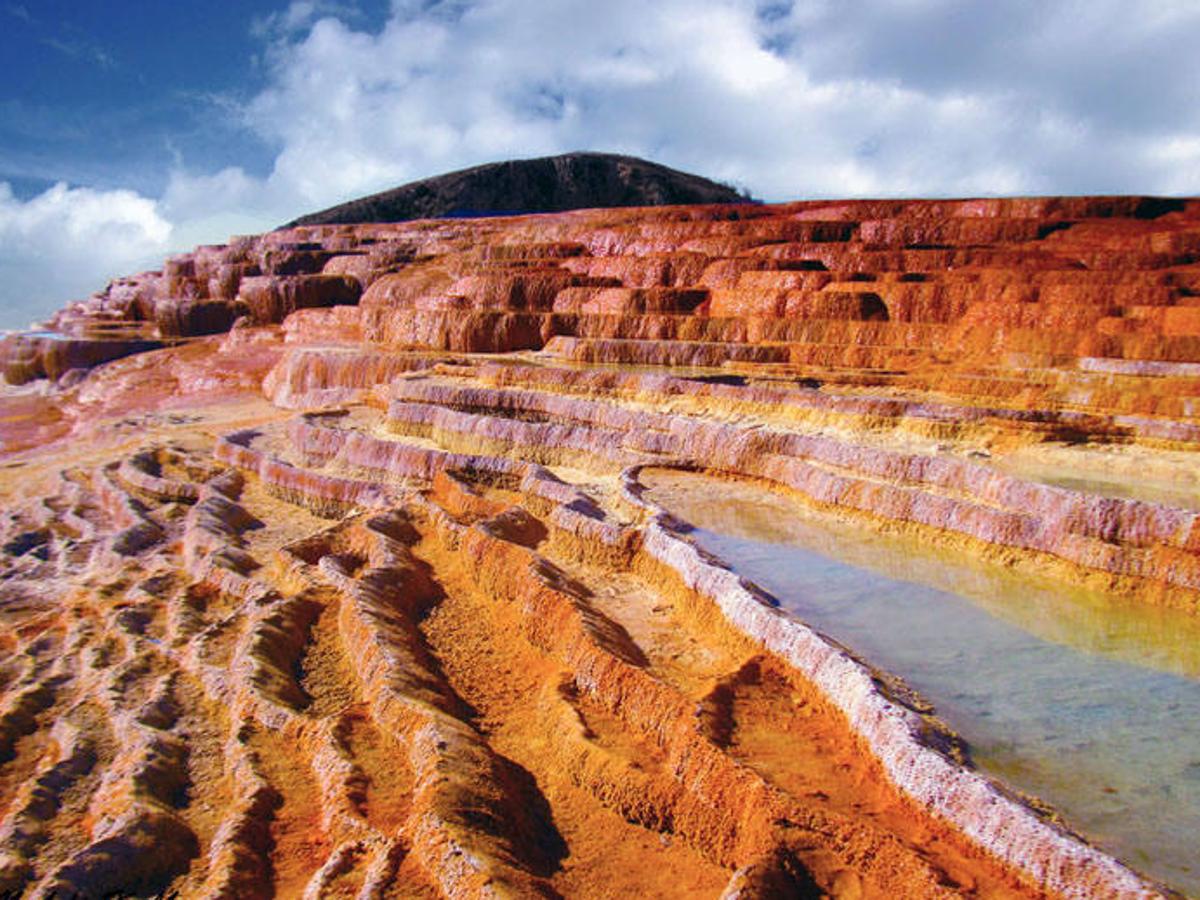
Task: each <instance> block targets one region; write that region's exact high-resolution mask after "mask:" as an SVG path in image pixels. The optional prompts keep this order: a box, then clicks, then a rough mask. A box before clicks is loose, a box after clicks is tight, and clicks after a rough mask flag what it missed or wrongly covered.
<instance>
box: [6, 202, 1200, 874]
mask: <svg viewBox="0 0 1200 900" xmlns="http://www.w3.org/2000/svg"><path fill="white" fill-rule="evenodd" d="M1194 294H1200V206H1198V205H1197V204H1196V203H1195V202H1193V201H1187V202H1184V201H1161V200H1147V199H1139V198H1041V199H1036V198H1035V199H1015V200H967V201H911V202H905V201H848V202H836V203H835V202H829V203H799V204H790V205H786V206H775V207H755V206H746V207H689V208H657V209H643V210H634V209H621V210H592V211H585V212H573V213H564V214H555V215H542V216H530V217H514V218H500V219H486V220H449V221H426V222H410V223H403V224H395V225H356V226H319V227H317V226H314V227H307V228H295V229H290V230H286V231H279V232H274V233H272V234H268V235H263V236H259V237H253V238H238V239H234V240H233V241H231V243H230V244H228V245H226V246H221V247H202V248H198V249H197V250H196V251H195V252H193V253H191V254H187V255H184V256H180V257H176V258H174V259H172V260H169V261H168V263H167V264H166V265H165V266H164V268H163V270H162V271H161V272H156V273H145V274H143V275H138V276H132V277H130V278H126V279H121V280H119V281H117V282H114V283H113V284H112V285H110V286H109V288H108V289H107V290H106V291H105V292H103V293H102V294H100V295H97V296H96V297H94V298H92V299H91V300H89V301H86V302H84V303H82V304H78V305H76V306H74V307H71V308H69V309H68V310H65V311H63V312H62V313H61V314H60V315H59V316H58V317H57V319H56V324H57V326H58V327H60V328H62V329H66V330H71V331H73V333H76V334H80V335H84V337H81V338H80V339H79V340H80V343H79V346H78V349H71V347H69V346H68V342H54V341H52V340H49V339H37V340H34V341H30V340H23V341H22V340H16V339H13V340H11V341H10V342H9V343H7V344H6V345H5V348H4V349H3V351H2V352H3V354H4V360H5V367H6V369H5V371H6V376H7V378H8V380H9V381H12V382H28V383H26V384H25V385H24V386H23V387H21V388H19V389H18V388H9V389H7V391H6V393H5V394H4V396H2V397H0V436H2V437H3V446H2V447H0V450H2V452H3V454H4V458H3V460H2V461H0V465H2V466H3V467H4V468H0V496H2V497H3V503H4V506H5V509H6V518H5V519H4V520H3V522H2V523H0V529H2V531H3V533H2V534H0V537H2V538H3V544H4V555H3V558H2V565H3V570H2V575H3V577H2V578H0V599H3V600H4V603H3V604H0V616H2V617H3V623H4V629H3V631H0V647H2V648H3V651H4V653H5V655H4V656H3V658H2V660H0V674H2V676H3V679H2V681H0V685H2V686H3V692H4V693H3V698H2V699H3V702H2V705H0V834H3V835H5V839H4V842H3V843H4V854H3V855H0V885H2V887H0V892H2V891H8V890H11V891H15V892H18V893H20V892H24V891H28V892H30V893H36V892H41V893H43V894H53V893H54V892H55V891H57V892H59V893H71V892H73V891H84V892H87V891H93V892H104V891H118V892H120V891H124V892H142V893H147V892H154V891H160V890H168V891H178V892H180V893H182V894H184V895H193V894H203V895H205V896H267V895H270V894H272V893H274V894H276V895H279V896H295V895H301V894H304V893H305V892H307V893H308V894H309V895H312V896H334V895H338V896H340V895H342V894H356V895H361V896H376V895H378V896H400V895H403V896H424V895H437V894H442V895H447V896H477V895H478V896H482V895H485V894H486V895H495V894H503V893H509V894H515V895H518V896H531V895H532V896H554V895H564V896H599V895H605V894H615V895H623V896H624V895H628V896H635V895H657V896H696V895H704V894H710V895H714V896H716V895H723V896H730V897H734V896H780V895H785V894H789V893H796V894H799V895H810V894H811V895H820V894H825V895H828V896H837V897H854V896H878V897H922V898H923V897H936V896H954V895H967V896H986V897H999V896H1014V895H1015V896H1030V897H1042V896H1062V897H1093V896H1122V897H1124V896H1152V895H1154V894H1155V888H1153V887H1152V886H1151V885H1149V884H1148V883H1146V882H1144V881H1142V880H1141V879H1140V878H1139V877H1138V876H1136V875H1135V874H1133V873H1132V872H1131V871H1130V870H1128V869H1126V868H1125V867H1124V866H1122V865H1121V864H1119V863H1117V862H1115V861H1113V860H1110V859H1107V858H1106V857H1104V856H1103V855H1102V854H1100V853H1099V852H1097V851H1095V850H1093V849H1091V848H1090V847H1088V846H1086V845H1085V844H1083V843H1081V842H1080V841H1078V840H1077V839H1076V838H1075V837H1073V836H1072V835H1071V834H1069V833H1068V832H1066V831H1064V830H1062V829H1061V828H1060V827H1059V826H1058V825H1057V824H1055V823H1054V822H1053V821H1048V820H1047V819H1045V818H1044V817H1042V816H1040V815H1038V814H1036V813H1035V812H1033V811H1032V810H1031V809H1030V808H1028V807H1027V806H1025V805H1022V804H1021V803H1018V802H1017V801H1015V800H1013V799H1011V798H1010V797H1009V796H1008V795H1007V794H1005V793H1003V792H1001V791H998V790H997V789H996V788H995V786H994V785H992V784H991V783H990V782H988V781H986V780H985V779H983V778H981V777H980V776H978V775H977V774H975V773H974V772H972V771H971V770H970V769H969V768H967V767H965V766H964V765H963V764H962V763H961V760H960V759H959V758H958V756H957V751H956V747H957V746H958V745H957V744H956V741H955V739H954V738H953V736H952V735H950V734H948V733H947V732H946V730H945V729H944V727H943V726H941V725H940V724H939V723H938V722H937V721H936V720H934V719H932V718H931V717H930V715H929V713H928V710H926V709H924V707H922V706H921V704H920V703H916V702H913V700H912V698H906V697H896V696H893V693H894V692H890V691H888V690H886V689H884V688H881V687H880V680H879V679H877V678H876V677H875V673H872V672H871V671H869V670H868V669H867V668H865V667H864V666H863V665H862V664H861V663H860V662H858V661H856V660H854V659H852V658H850V657H849V656H847V655H846V654H845V653H844V652H843V651H842V650H841V649H840V648H838V647H836V646H833V645H832V644H830V643H829V642H827V641H826V640H825V639H823V638H822V637H820V636H819V635H817V634H815V633H814V632H811V631H809V630H808V629H807V628H805V627H804V626H803V625H801V624H799V623H798V622H795V621H793V620H791V619H788V618H787V617H785V616H783V615H781V614H780V613H778V612H777V611H776V610H775V609H773V608H772V607H770V606H768V605H766V604H765V603H764V602H763V598H762V595H761V593H760V592H758V591H757V590H756V589H754V588H753V586H751V585H748V584H747V583H745V582H743V581H742V580H740V579H738V578H737V577H735V576H734V575H733V574H732V573H730V572H729V571H727V570H725V569H724V568H722V567H721V566H720V565H718V564H716V563H714V562H713V561H711V560H709V559H707V558H706V557H705V556H704V555H703V554H701V553H699V552H698V551H697V550H696V549H695V547H693V546H692V545H691V544H690V543H689V541H688V539H687V537H686V534H685V530H684V529H682V528H681V527H679V523H676V522H674V521H673V520H672V519H671V518H670V517H669V516H668V515H666V514H665V513H663V512H662V511H661V510H658V509H657V508H654V507H652V506H651V505H650V504H648V503H647V502H646V501H644V500H643V499H642V496H641V492H640V488H639V484H638V480H637V472H638V469H639V467H641V466H644V465H657V466H661V465H678V466H688V467H699V468H705V469H709V470H713V471H717V472H724V473H728V474H730V475H738V476H749V477H753V478H756V479H760V480H763V481H765V482H768V483H770V484H772V485H774V486H775V487H777V488H778V489H779V490H782V491H786V492H787V493H788V494H789V496H792V497H794V498H795V500H796V502H797V503H806V504H812V505H817V506H820V507H822V508H824V509H826V510H828V511H830V512H831V513H833V514H835V515H837V516H840V517H844V518H846V519H848V520H851V521H854V522H856V523H859V524H860V525H861V526H862V527H864V528H884V529H888V530H890V531H893V532H898V533H902V534H905V535H908V536H910V537H911V538H912V539H913V540H920V541H925V542H934V543H938V544H941V545H944V546H947V547H950V548H954V549H955V550H956V551H958V552H965V553H973V554H977V555H980V556H989V557H996V558H999V559H1003V560H1004V561H1005V562H1006V563H1007V564H1009V565H1013V566H1023V567H1031V568H1037V569H1039V570H1041V571H1043V572H1046V573H1049V574H1050V575H1051V576H1054V577H1062V578H1069V579H1073V580H1086V581H1091V582H1095V583H1097V584H1101V585H1103V586H1104V587H1105V588H1106V589H1108V590H1110V591H1113V592H1116V593H1119V594H1123V595H1126V596H1128V597H1129V598H1131V599H1133V598H1136V599H1137V600H1139V601H1142V602H1159V603H1169V604H1173V605H1176V606H1179V607H1182V608H1185V609H1190V610H1193V611H1195V610H1196V609H1197V605H1196V601H1197V598H1198V597H1200V524H1198V522H1197V519H1198V518H1200V512H1197V510H1198V509H1200V504H1197V503H1195V502H1192V501H1194V500H1195V498H1196V496H1197V495H1200V475H1198V474H1197V472H1198V471H1200V469H1197V467H1196V465H1195V459H1196V457H1195V453H1196V450H1197V447H1198V444H1200V300H1198V299H1197V297H1196V296H1193V295H1194ZM239 320H240V321H239ZM235 321H236V322H237V324H236V325H233V323H234V322H235ZM231 325H233V327H232V328H231V329H230V326H231ZM226 330H228V333H227V334H222V335H215V336H208V337H205V336H204V335H205V334H206V333H208V332H213V331H218V332H224V331H226ZM130 331H135V332H137V333H139V334H141V335H142V336H143V338H146V339H159V340H164V339H174V338H185V339H186V340H184V341H183V342H182V343H180V344H178V345H176V346H170V347H166V348H164V349H159V350H155V351H153V352H146V353H137V354H135V355H130V356H125V357H124V358H121V359H115V360H113V361H108V362H104V360H105V359H111V357H106V356H105V353H106V352H107V351H106V350H105V349H104V347H105V346H106V345H107V344H111V343H112V335H113V334H115V333H120V334H123V335H125V336H126V337H128V333H129V332H130ZM89 342H90V343H89ZM60 345H61V346H60ZM110 349H111V348H110ZM64 354H65V355H64ZM72 354H74V355H72ZM493 354H507V355H503V356H496V355H493ZM112 355H113V356H116V355H119V354H116V353H113V354H112ZM64 360H66V362H64ZM68 363H69V365H68ZM89 366H90V367H92V368H91V369H90V371H82V370H83V369H86V368H87V367H89ZM68 370H71V371H72V372H73V374H69V377H64V373H67V371H68ZM40 375H48V376H51V377H52V378H56V379H57V380H58V383H57V384H56V385H51V384H49V383H48V382H46V381H38V380H37V376H40ZM43 444H44V445H45V446H40V445H43ZM1033 463H1038V464H1039V465H1042V466H1043V467H1045V466H1050V465H1051V463H1053V465H1054V466H1057V467H1059V468H1061V469H1064V470H1066V471H1067V472H1069V474H1071V475H1072V476H1074V477H1076V479H1077V480H1078V479H1083V480H1084V481H1086V480H1087V479H1088V478H1089V477H1090V478H1092V481H1093V483H1095V484H1105V483H1107V484H1111V485H1117V486H1123V487H1124V488H1125V490H1124V491H1111V492H1105V491H1104V490H1100V489H1093V488H1089V487H1088V486H1087V484H1072V483H1067V482H1063V481H1062V480H1060V481H1059V482H1055V481H1054V480H1053V479H1046V478H1041V479H1040V480H1039V479H1036V478H1034V477H1032V473H1033V471H1034V468H1036V467H1035V466H1033ZM1130 485H1133V487H1132V488H1130ZM1164 485H1166V486H1169V487H1170V488H1171V490H1167V488H1166V487H1163V486H1164ZM1156 486H1157V488H1162V489H1161V490H1155V489H1153V488H1156ZM1172 492H1173V493H1172ZM1122 493H1124V494H1127V496H1121V495H1120V494H1122ZM1176 497H1183V498H1184V499H1182V500H1180V501H1179V502H1175V500H1174V499H1172V498H1176ZM1188 498H1190V500H1188ZM1185 501H1186V502H1185ZM780 748H786V751H787V752H781V749H780ZM151 845H153V846H154V852H146V848H147V847H149V846H151ZM130 860H136V863H132V862H130Z"/></svg>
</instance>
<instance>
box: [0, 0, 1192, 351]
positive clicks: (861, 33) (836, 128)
mask: <svg viewBox="0 0 1200 900" xmlns="http://www.w3.org/2000/svg"><path fill="white" fill-rule="evenodd" d="M1198 38H1200V4H1198V3H1195V2H1193V0H1141V2H1139V3H1136V4H1133V3H1128V2H1125V0H1120V2H1118V0H1086V2H1085V0H1037V2H1034V0H1004V2H999V0H998V2H994V3H984V2H975V0H794V2H787V0H657V2H655V3H652V4H647V3H644V2H642V0H609V2H606V3H604V4H595V3H594V2H591V0H586V2H585V0H392V2H390V3H388V2H385V0H298V2H286V0H284V2H268V0H250V2H243V3H239V4H223V3H212V2H207V3H200V2H196V0H176V2H172V3H163V2H161V0H159V2H149V0H125V2H113V3H104V4H102V3H97V2H94V0H89V2H84V0H77V2H65V0H48V2H32V0H25V2H10V0H0V54H2V57H0V58H3V59H4V60H5V65H4V67H3V75H0V328H4V327H20V326H23V325H25V324H27V323H28V322H29V321H31V320H32V319H34V318H37V317H40V316H44V315H47V314H49V313H50V312H52V311H53V310H54V309H55V308H57V307H58V306H60V305H61V304H62V303H63V302H64V301H67V300H70V299H73V298H78V297H83V296H86V295H87V294H88V293H90V292H91V291H93V290H96V289H99V288H102V287H103V286H104V284H105V282H106V281H107V280H108V278H110V277H112V276H115V275H119V274H123V273H126V272H130V271H136V270H139V269H144V268H148V267H156V266H157V264H158V262H159V261H161V259H162V258H163V257H164V256H165V255H166V254H167V253H169V252H173V251H177V250H181V249H188V248H190V247H191V246H193V245H195V244H197V243H202V242H216V241H222V240H224V239H225V238H226V237H228V236H229V235H230V234H232V233H243V232H251V231H260V230H264V229H268V228H271V227H273V226H274V225H276V224H278V223H280V222H282V221H286V220H287V219H289V218H291V217H294V216H295V215H298V214H300V213H303V212H306V211H310V210H313V209H317V208H320V207H323V206H327V205H330V204H332V203H335V202H338V201H340V200H344V199H348V198H350V197H353V196H358V195H361V194H363V193H368V192H371V191H375V190H380V189H383V188H386V187H390V186H393V185H396V184H400V183H403V182H404V181H408V180H411V179H414V178H420V177H425V176H427V175H432V174H436V173H438V172H443V171H448V170H451V169H455V168H461V167H463V166H467V165H473V164H477V163H481V162H487V161H491V160H496V159H505V158H512V157H521V156H537V155H543V154H548V153H556V152H564V151H567V150H576V149H596V150H611V151H617V152H628V153H634V154H637V155H641V156H645V157H648V158H651V159H655V160H658V161H660V162H664V163H666V164H668V165H673V166H676V167H679V168H683V169H687V170H690V171H695V172H698V173H701V174H705V175H709V176H711V177H716V178H720V179H723V180H728V181H733V182H735V183H737V184H739V185H742V186H744V187H746V188H748V189H750V190H751V191H753V192H754V193H755V194H756V195H758V196H761V197H764V198H765V199H768V200H785V199H793V198H801V197H831V196H867V195H875V196H920V195H924V196H947V195H994V194H1037V193H1043V194H1045V193H1050V194H1053V193H1165V194H1195V193H1197V192H1200V102H1198V100H1200V97H1198V96H1197V91H1198V90H1200V54H1196V53H1195V49H1194V48H1195V47H1196V46H1197V45H1198V43H1200V42H1198V40H1197V39H1198Z"/></svg>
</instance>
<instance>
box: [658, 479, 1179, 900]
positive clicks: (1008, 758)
mask: <svg viewBox="0 0 1200 900" xmlns="http://www.w3.org/2000/svg"><path fill="white" fill-rule="evenodd" d="M639 478H640V480H641V481H642V483H643V484H645V485H647V486H648V487H649V494H648V496H649V498H650V499H652V500H653V501H654V502H656V503H658V504H659V505H661V506H663V507H665V508H666V509H668V510H669V511H670V512H671V513H672V514H674V515H676V516H678V517H679V518H681V519H683V520H685V521H687V522H688V523H690V524H691V525H692V526H694V528H695V530H694V531H693V532H692V533H691V537H692V538H693V540H694V541H695V542H696V543H697V544H698V545H700V546H701V547H702V548H704V549H705V550H708V551H710V552H712V553H714V554H715V555H717V556H718V557H720V558H721V559H722V560H723V561H724V562H726V563H727V564H729V565H730V566H731V567H732V568H733V569H734V570H735V571H737V572H738V573H740V574H742V575H743V576H745V577H747V578H749V579H751V580H752V581H754V582H755V583H756V584H758V585H759V586H761V587H763V588H764V589H766V590H768V591H769V592H771V593H772V594H773V595H774V596H775V597H777V598H778V599H779V601H780V604H781V606H782V607H783V608H784V609H786V610H787V611H788V612H789V613H792V614H793V615H795V616H797V617H798V618H800V619H802V620H803V621H805V622H806V623H807V624H809V625H810V626H812V627H814V628H816V629H817V630H818V631H820V632H822V633H824V634H826V635H828V636H830V637H831V638H833V639H834V640H836V641H838V642H840V643H842V644H845V645H846V646H848V647H849V648H850V649H851V650H852V651H853V652H854V653H856V654H857V655H860V656H861V657H862V658H864V659H866V660H869V661H870V663H871V664H873V665H875V666H878V667H879V668H880V669H882V670H884V671H886V672H888V673H891V674H894V675H898V676H900V677H901V678H902V679H903V680H904V681H905V682H906V683H907V684H908V685H910V686H911V687H912V688H914V689H915V690H916V691H918V692H919V694H920V695H921V696H922V697H923V698H925V699H926V700H928V701H929V702H930V703H932V704H933V706H934V707H935V709H936V712H937V714H938V715H939V716H940V717H941V718H942V719H944V720H945V721H946V722H947V723H948V725H949V726H950V727H951V728H952V729H954V730H955V731H956V732H957V733H959V734H960V735H961V736H962V737H963V738H964V739H965V740H966V741H967V744H968V746H969V748H970V754H971V757H972V759H973V761H974V763H975V764H976V765H977V766H978V767H979V768H980V769H981V770H982V771H984V772H985V773H987V774H989V775H992V776H994V777H996V778H998V779H1000V780H1001V781H1002V782H1003V783H1004V784H1006V785H1008V786H1010V787H1011V788H1014V789H1016V790H1018V791H1022V792H1027V793H1029V794H1032V795H1034V796H1036V797H1038V798H1041V799H1042V800H1044V801H1046V802H1048V803H1050V804H1051V805H1052V806H1053V807H1054V808H1055V809H1056V810H1058V811H1060V812H1061V813H1062V814H1063V815H1064V816H1065V818H1066V821H1067V822H1068V823H1069V824H1070V825H1071V826H1072V827H1075V828H1078V829H1080V830H1081V831H1082V832H1083V834H1084V835H1085V836H1086V837H1087V838H1088V839H1090V840H1092V841H1093V842H1095V843H1096V844H1097V845H1099V846H1101V847H1102V848H1104V849H1106V850H1108V851H1110V852H1112V853H1114V854H1115V855H1117V856H1118V857H1119V858H1121V859H1123V860H1124V861H1126V862H1127V863H1128V864H1130V865H1132V866H1133V867H1135V868H1139V869H1141V870H1143V871H1145V872H1147V873H1148V874H1150V875H1151V876H1152V877H1155V878H1158V879H1161V880H1162V881H1164V882H1166V883H1169V884H1171V885H1173V886H1175V887H1177V888H1179V889H1181V890H1184V891H1187V892H1189V893H1191V894H1196V893H1200V866H1197V865H1196V860H1197V853H1198V846H1197V839H1196V835H1197V834H1200V751H1198V750H1197V746H1198V744H1197V741H1196V738H1197V725H1196V723H1197V722H1198V721H1200V622H1198V621H1197V620H1196V619H1195V617H1193V616H1189V615H1187V614H1185V613H1180V612H1177V611H1173V610H1168V609H1156V610H1154V611H1153V613H1149V611H1148V610H1147V609H1145V608H1143V607H1140V606H1137V607H1136V608H1130V604H1129V603H1128V602H1122V601H1118V600H1115V599H1112V598H1107V597H1105V596H1103V595H1101V594H1098V593H1096V592H1087V591H1083V590H1078V589H1073V588H1072V587H1071V586H1070V585H1067V584H1063V583H1061V582H1060V583H1055V582H1054V581H1052V580H1050V579H1038V578H1036V577H1033V576H1029V575H1018V574H1014V573H1013V572H1011V571H1007V570H1005V569H1003V568H1002V567H999V566H990V567H987V566H983V565H981V564H980V563H979V562H977V561H969V560H967V559H965V558H963V557H962V556H958V555H955V554H951V553H948V552H945V551H942V552H934V551H931V550H930V549H928V548H922V547H920V546H918V545H916V544H915V543H914V542H912V541H906V540H902V539H900V538H894V537H888V536H886V535H877V534H873V533H870V532H867V531H865V530H861V529H860V530H851V529H850V528H848V527H847V526H846V525H845V524H844V523H837V522H834V521H832V520H830V519H829V518H828V517H825V516H822V515H820V514H818V513H816V512H814V511H812V510H811V509H808V508H806V507H804V506H803V505H802V504H801V503H800V502H799V501H797V500H795V499H794V498H791V497H789V496H786V495H784V494H782V493H778V492H775V491H772V490H770V489H769V488H767V487H766V486H764V485H763V484H761V483H754V482H748V481H733V480H730V479H727V478H719V477H716V476H711V475H705V474H700V473H695V472H683V471H678V470H666V469H649V470H644V471H643V472H642V473H641V474H640V476H639ZM1148 613H1149V614H1148Z"/></svg>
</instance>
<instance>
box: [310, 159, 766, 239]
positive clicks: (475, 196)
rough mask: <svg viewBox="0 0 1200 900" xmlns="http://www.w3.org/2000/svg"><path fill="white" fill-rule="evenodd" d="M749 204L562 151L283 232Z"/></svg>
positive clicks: (661, 171)
mask: <svg viewBox="0 0 1200 900" xmlns="http://www.w3.org/2000/svg"><path fill="white" fill-rule="evenodd" d="M748 199H749V198H748V197H746V196H744V195H742V194H740V193H739V192H738V191H736V190H735V189H733V188H731V187H728V186H726V185H723V184H717V183H716V182H713V181H709V180H708V179H707V178H701V177H700V176H699V175H689V174H688V173H686V172H680V171H678V170H676V169H669V168H667V167H666V166H662V165H659V164H658V163H652V162H647V161H646V160H644V159H637V158H636V157H633V156H618V155H616V154H613V153H565V154H563V155H561V156H546V157H542V158H540V159H521V160H509V161H507V162H499V163H489V164H487V165H483V166H475V167H474V168H470V169H463V170H462V171H459V172H451V173H449V174H447V175H439V176H436V177H434V178H426V179H423V180H421V181H414V182H413V183H411V184H406V185H404V186H402V187H398V188H394V189H392V190H390V191H384V192H382V193H379V194H372V195H371V196H369V197H362V198H360V199H357V200H352V201H350V202H349V203H343V204H340V205H339V206H334V207H331V208H329V209H326V210H322V211H321V212H316V213H310V214H309V215H306V216H301V217H300V218H299V219H296V220H295V221H294V222H291V223H289V224H288V225H287V226H286V227H288V228H294V227H296V226H298V225H339V224H343V225H345V224H351V225H352V224H356V223H362V222H404V221H409V220H411V219H434V218H448V217H455V216H458V217H461V216H480V215H503V214H506V213H507V214H510V215H511V214H514V213H539V212H563V211H565V210H568V209H600V208H605V207H614V206H668V205H672V204H675V205H678V204H685V203H744V202H746V201H747V200H748Z"/></svg>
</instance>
